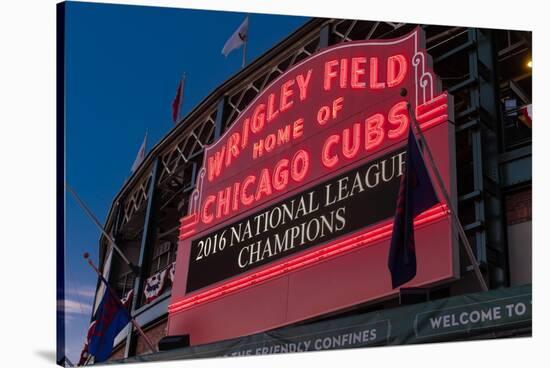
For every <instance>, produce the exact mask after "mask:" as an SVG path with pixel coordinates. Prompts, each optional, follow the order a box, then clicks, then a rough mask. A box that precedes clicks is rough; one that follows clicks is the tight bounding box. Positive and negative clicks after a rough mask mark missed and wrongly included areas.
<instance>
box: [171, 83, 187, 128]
mask: <svg viewBox="0 0 550 368" xmlns="http://www.w3.org/2000/svg"><path fill="white" fill-rule="evenodd" d="M184 88H185V78H182V79H180V83H179V84H178V90H177V92H176V97H174V100H173V101H172V120H173V121H174V124H175V123H177V122H178V119H179V117H180V107H181V100H182V99H183V89H184Z"/></svg>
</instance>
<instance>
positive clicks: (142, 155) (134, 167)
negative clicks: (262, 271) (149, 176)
mask: <svg viewBox="0 0 550 368" xmlns="http://www.w3.org/2000/svg"><path fill="white" fill-rule="evenodd" d="M146 146H147V133H145V138H144V139H143V143H142V144H141V147H139V151H138V153H137V156H136V159H135V160H134V164H133V165H132V168H131V171H132V172H135V171H136V170H137V168H138V167H139V165H141V163H142V162H143V160H144V159H145V147H146Z"/></svg>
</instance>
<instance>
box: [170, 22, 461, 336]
mask: <svg viewBox="0 0 550 368" xmlns="http://www.w3.org/2000/svg"><path fill="white" fill-rule="evenodd" d="M423 42H424V41H423V34H422V31H421V30H420V29H419V28H418V29H416V30H415V31H413V32H411V33H410V34H408V35H405V36H403V37H401V38H398V39H393V40H374V41H359V42H349V43H344V44H340V45H336V46H332V47H328V48H326V49H322V50H320V51H319V52H317V53H316V54H314V55H312V56H311V57H310V58H308V59H305V60H303V61H302V62H300V63H299V64H297V65H295V66H293V67H292V68H290V69H289V70H288V71H286V72H285V73H284V74H282V75H281V76H279V78H277V79H276V80H274V81H273V82H272V83H271V84H270V85H269V86H268V87H267V88H266V89H265V90H264V91H262V92H261V93H260V94H259V95H258V96H257V97H256V98H255V99H254V100H253V101H252V102H251V103H250V104H249V105H248V106H247V107H246V109H245V110H244V111H242V112H241V113H240V115H239V116H238V117H237V119H236V120H235V121H234V122H233V124H232V125H231V127H230V128H229V129H228V130H227V131H226V132H225V133H224V134H223V135H222V136H221V137H220V138H219V139H218V140H217V141H216V142H214V143H213V144H212V145H210V146H208V147H206V148H205V153H204V162H203V167H202V169H201V170H200V171H199V175H198V179H197V183H196V189H195V191H194V192H193V193H192V195H191V198H190V205H189V214H188V215H187V216H185V217H184V218H182V219H181V227H180V236H179V239H180V242H179V248H178V257H177V263H176V281H175V284H174V288H173V291H172V302H171V304H170V307H169V315H170V319H169V334H177V333H178V332H181V333H189V329H192V330H193V329H195V330H196V331H195V330H194V333H195V335H194V336H195V340H194V341H193V343H203V342H209V341H215V340H216V339H220V338H229V337H232V336H237V335H239V334H245V333H250V332H252V331H259V330H262V329H268V328H273V327H276V326H279V325H282V324H286V323H290V322H292V321H297V320H301V319H305V318H309V317H312V316H315V315H319V314H322V313H327V312H329V311H332V310H337V309H338V308H343V307H345V306H349V305H350V304H354V303H355V304H356V303H363V302H367V301H370V300H376V299H379V298H381V297H384V296H388V295H392V294H393V293H395V291H394V290H392V289H391V286H390V282H389V278H388V277H389V275H388V272H387V268H386V266H385V264H386V261H387V249H386V248H387V246H388V239H389V237H390V235H391V218H392V216H393V212H394V210H395V196H396V194H397V184H398V180H399V176H400V175H401V173H402V170H401V169H402V165H403V163H404V160H406V157H405V156H404V146H405V143H406V136H407V129H408V127H409V124H411V119H410V116H409V113H408V109H407V103H410V104H411V105H412V107H413V108H414V109H415V112H416V115H417V120H418V121H419V123H420V126H421V129H422V130H423V131H424V133H425V136H426V138H427V140H428V142H432V143H433V147H432V150H433V151H434V153H435V154H436V156H437V157H436V161H438V162H437V164H438V167H439V168H440V171H441V173H442V175H443V176H444V181H445V183H446V185H447V186H448V188H446V189H447V190H448V191H449V192H450V193H454V184H453V183H454V176H453V175H454V156H453V152H454V135H453V133H452V126H450V125H449V124H448V121H449V120H450V119H452V111H453V106H452V98H451V96H449V95H448V94H447V93H445V92H442V91H441V90H440V87H439V85H438V82H437V78H436V76H435V75H434V74H433V72H432V70H431V66H430V58H429V55H428V54H427V53H426V51H425V50H424V45H423ZM403 91H407V93H406V95H404V94H403V93H402V92H403ZM415 226H418V227H419V229H420V230H419V235H418V241H417V244H419V246H418V247H419V250H418V252H419V256H418V258H419V259H421V258H422V257H421V256H422V254H430V257H431V256H433V257H437V262H436V263H434V262H433V261H431V260H429V259H427V258H426V257H425V258H423V259H422V260H421V261H419V262H420V263H421V264H420V265H419V272H418V276H417V278H416V279H415V281H416V282H417V285H426V284H429V283H433V282H440V281H442V280H446V279H451V278H453V277H455V276H456V270H457V268H456V264H455V261H456V256H455V251H456V249H455V246H454V237H453V233H452V229H451V226H450V221H449V220H448V211H447V209H446V208H445V206H443V205H437V206H435V207H434V208H432V209H430V210H428V211H426V212H425V213H423V214H422V215H421V216H419V217H418V218H417V219H416V221H415ZM425 232H426V233H427V232H429V234H430V237H431V239H432V240H437V244H432V243H430V242H422V240H421V239H422V237H423V234H424V233H425ZM375 245H376V246H375ZM354 252H355V253H354ZM428 258H429V257H428ZM364 267H366V268H367V269H368V272H375V274H374V275H372V276H371V277H367V280H364V279H362V278H361V277H362V276H361V275H363V273H365V272H367V271H366V270H364V269H363V268H364ZM327 272H329V273H330V275H331V278H330V281H329V280H328V279H327V280H326V281H325V284H326V285H324V287H323V294H324V296H325V298H323V295H321V294H319V293H318V292H314V290H316V289H317V288H318V282H319V280H323V279H324V275H326V273H327ZM373 277H374V278H373ZM283 279H285V280H286V282H285V283H280V281H279V280H283ZM354 282H359V283H364V285H363V284H360V285H358V286H353V287H352V285H355V284H353V283H354ZM342 285H347V286H346V287H345V288H344V289H342ZM281 293H282V294H281ZM304 294H308V295H307V298H305V299H304V298H303V297H304ZM277 295H280V297H277V298H276V300H271V299H270V298H274V297H275V296H277ZM264 300H265V302H266V303H267V301H268V300H270V302H269V303H270V304H269V308H270V309H272V310H275V311H276V314H277V317H275V316H273V315H267V314H262V312H260V311H256V310H253V311H248V312H247V311H246V308H244V309H243V310H242V311H241V310H239V308H237V309H234V308H235V307H234V306H235V305H243V304H242V303H249V302H251V303H256V304H258V303H259V304H261V303H262V302H264ZM235 303H237V304H235ZM259 304H258V305H259ZM231 306H233V307H231ZM228 308H229V309H231V308H233V309H231V310H232V311H233V312H231V318H232V319H233V320H235V321H238V323H237V322H235V323H231V324H229V325H227V324H224V323H221V322H220V323H219V326H216V327H212V325H211V324H212V321H213V320H215V319H216V318H217V317H216V316H214V314H215V313H221V314H223V313H224V312H223V311H225V310H228ZM260 309H261V308H260ZM278 313H280V315H279V314H278ZM253 316H256V317H257V318H252V317H253ZM283 316H284V317H283ZM191 318H192V319H193V321H194V322H193V323H192V325H193V326H195V327H189V323H190V319H191ZM199 321H203V322H204V323H208V324H209V326H210V329H209V330H208V332H205V330H204V329H201V328H200V326H199V325H198V324H199ZM207 321H210V322H207ZM184 330H185V332H183V331H184ZM192 336H193V334H192Z"/></svg>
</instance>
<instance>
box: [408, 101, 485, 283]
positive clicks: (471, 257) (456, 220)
mask: <svg viewBox="0 0 550 368" xmlns="http://www.w3.org/2000/svg"><path fill="white" fill-rule="evenodd" d="M407 109H408V110H409V115H410V116H411V120H412V121H413V123H414V127H415V129H416V131H417V133H418V136H419V137H420V141H421V142H422V146H423V147H425V149H426V152H427V153H428V158H429V160H430V166H431V168H432V171H433V172H434V174H435V176H436V179H437V183H438V185H439V189H441V193H442V194H443V196H444V197H445V202H447V208H449V210H450V211H451V215H452V217H453V219H454V221H453V223H454V225H455V227H456V228H457V231H458V235H459V237H460V239H461V240H462V244H463V246H464V250H465V251H466V254H467V256H468V259H469V261H470V263H471V264H472V267H473V268H474V273H475V275H476V278H477V280H478V282H479V285H480V286H481V289H482V290H483V291H488V290H489V289H488V287H487V283H486V282H485V279H484V278H483V275H482V273H481V270H480V268H479V265H478V264H477V260H476V258H475V256H474V252H473V251H472V245H471V244H470V241H469V240H468V237H467V236H466V233H465V231H464V228H463V227H462V223H461V222H460V219H459V218H458V214H457V212H456V210H455V208H454V206H453V204H452V202H451V198H450V196H449V193H447V190H446V189H445V185H444V183H443V179H442V178H441V174H440V173H439V170H438V168H437V166H436V165H435V162H434V159H433V156H432V152H431V150H430V146H428V143H427V142H426V138H425V137H424V133H422V130H421V129H420V125H419V124H418V121H417V120H416V116H415V114H414V112H413V110H412V107H411V104H410V103H409V102H407ZM422 156H423V155H422Z"/></svg>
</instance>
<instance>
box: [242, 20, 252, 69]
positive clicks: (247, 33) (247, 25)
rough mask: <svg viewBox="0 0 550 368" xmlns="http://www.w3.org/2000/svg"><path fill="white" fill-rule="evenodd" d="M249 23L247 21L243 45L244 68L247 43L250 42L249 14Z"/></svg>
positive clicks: (243, 65)
mask: <svg viewBox="0 0 550 368" xmlns="http://www.w3.org/2000/svg"><path fill="white" fill-rule="evenodd" d="M246 18H247V23H246V36H245V38H244V45H243V64H242V66H241V68H244V67H245V66H246V45H247V44H248V35H249V34H250V17H249V14H247V15H246Z"/></svg>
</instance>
